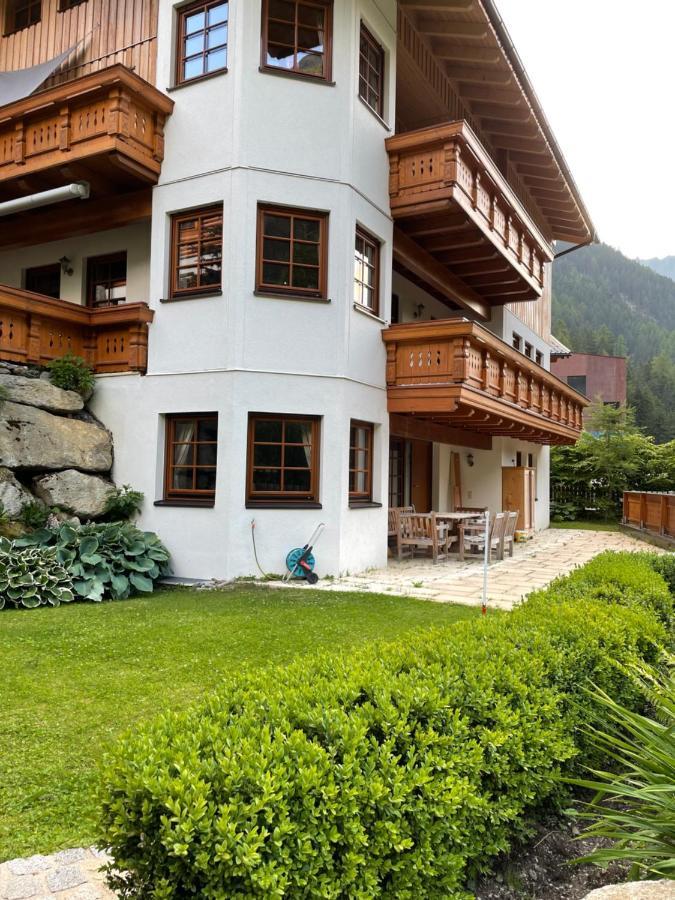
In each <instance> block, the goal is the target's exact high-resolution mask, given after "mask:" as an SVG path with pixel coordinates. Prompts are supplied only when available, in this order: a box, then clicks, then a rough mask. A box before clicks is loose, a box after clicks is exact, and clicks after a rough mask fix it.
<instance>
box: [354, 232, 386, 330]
mask: <svg viewBox="0 0 675 900" xmlns="http://www.w3.org/2000/svg"><path fill="white" fill-rule="evenodd" d="M379 287H380V245H379V243H378V241H376V240H375V239H374V238H372V237H370V235H369V234H367V232H365V231H363V229H361V228H357V229H356V245H355V257H354V302H355V303H358V304H359V306H364V307H365V308H366V309H368V310H370V312H372V313H375V315H378V313H379V308H380V303H379V296H378V295H379Z"/></svg>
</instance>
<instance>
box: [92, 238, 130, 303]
mask: <svg viewBox="0 0 675 900" xmlns="http://www.w3.org/2000/svg"><path fill="white" fill-rule="evenodd" d="M121 259H124V263H125V267H126V268H125V272H126V274H125V281H124V285H125V287H126V288H128V287H129V260H128V256H127V251H126V250H119V251H117V252H116V253H100V254H98V255H97V256H89V257H87V271H86V278H87V306H88V307H89V308H90V309H109V308H110V307H113V306H119V305H120V304H122V303H125V302H126V300H127V297H126V291H125V296H124V299H122V300H118V301H117V302H116V303H100V304H97V303H96V302H95V298H96V292H95V290H93V288H94V281H93V277H92V265H93V264H95V263H102V262H110V263H112V262H118V261H120V260H121ZM96 283H97V284H100V283H101V282H96Z"/></svg>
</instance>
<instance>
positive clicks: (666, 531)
mask: <svg viewBox="0 0 675 900" xmlns="http://www.w3.org/2000/svg"><path fill="white" fill-rule="evenodd" d="M623 523H624V525H629V526H630V527H632V528H639V529H640V531H647V532H648V533H649V534H654V535H658V536H659V537H664V538H669V539H670V540H675V494H674V493H672V491H671V492H669V493H657V492H653V491H625V492H624V495H623Z"/></svg>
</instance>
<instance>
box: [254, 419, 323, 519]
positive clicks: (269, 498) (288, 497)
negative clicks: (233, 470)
mask: <svg viewBox="0 0 675 900" xmlns="http://www.w3.org/2000/svg"><path fill="white" fill-rule="evenodd" d="M319 427H320V426H319V420H318V419H316V418H311V417H301V416H283V415H282V416H279V415H265V414H257V413H255V414H254V413H251V415H250V416H249V425H248V489H247V501H248V502H249V503H251V502H253V503H255V502H256V501H257V502H260V503H264V504H268V503H303V502H305V503H307V502H311V503H316V502H317V501H318V499H319Z"/></svg>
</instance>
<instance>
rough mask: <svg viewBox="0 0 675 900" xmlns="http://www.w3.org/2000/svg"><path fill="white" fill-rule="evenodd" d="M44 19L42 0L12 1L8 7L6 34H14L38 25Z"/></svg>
mask: <svg viewBox="0 0 675 900" xmlns="http://www.w3.org/2000/svg"><path fill="white" fill-rule="evenodd" d="M41 18H42V0H10V2H9V4H8V6H7V20H6V22H5V34H13V33H14V32H15V31H21V30H22V29H23V28H29V27H30V26H31V25H37V23H38V22H39V21H40V19H41Z"/></svg>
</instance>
